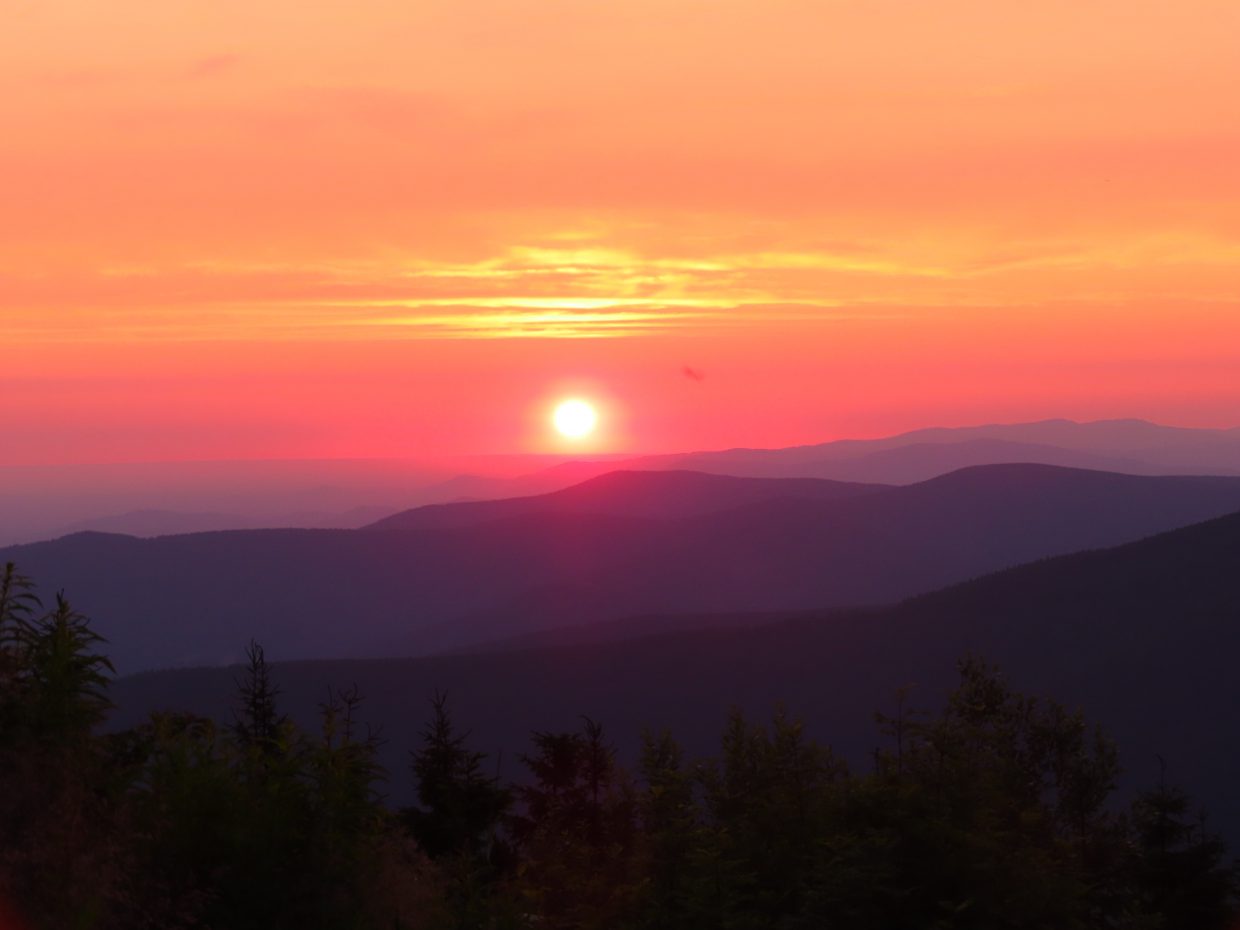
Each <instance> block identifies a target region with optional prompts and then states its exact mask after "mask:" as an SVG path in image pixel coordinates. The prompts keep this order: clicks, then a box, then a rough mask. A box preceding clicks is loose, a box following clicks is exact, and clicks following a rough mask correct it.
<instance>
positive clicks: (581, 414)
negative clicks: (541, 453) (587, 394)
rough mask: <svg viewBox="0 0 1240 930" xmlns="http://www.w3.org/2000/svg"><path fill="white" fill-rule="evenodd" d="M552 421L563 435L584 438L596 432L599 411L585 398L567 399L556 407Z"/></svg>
mask: <svg viewBox="0 0 1240 930" xmlns="http://www.w3.org/2000/svg"><path fill="white" fill-rule="evenodd" d="M552 422H553V423H554V424H555V428H556V429H557V430H558V431H559V433H560V435H561V436H565V437H567V438H568V439H582V438H584V437H586V436H589V435H590V434H591V433H592V432H594V428H595V427H596V426H597V425H598V413H597V412H596V411H595V409H594V407H592V406H591V405H590V404H589V403H587V402H586V401H584V400H577V399H575V398H574V399H573V400H566V401H563V402H562V403H560V404H559V406H557V407H556V408H555V413H554V414H553V415H552Z"/></svg>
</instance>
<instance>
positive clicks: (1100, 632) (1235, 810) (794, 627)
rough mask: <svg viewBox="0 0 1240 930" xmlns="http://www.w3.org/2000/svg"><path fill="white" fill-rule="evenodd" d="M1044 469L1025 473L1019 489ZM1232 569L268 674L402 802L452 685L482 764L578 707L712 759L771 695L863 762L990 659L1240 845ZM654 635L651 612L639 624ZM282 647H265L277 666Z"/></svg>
mask: <svg viewBox="0 0 1240 930" xmlns="http://www.w3.org/2000/svg"><path fill="white" fill-rule="evenodd" d="M978 475H980V476H981V477H983V478H985V479H986V480H987V481H989V482H991V483H998V479H999V478H1000V477H1001V475H1000V474H998V473H991V472H989V471H988V470H981V471H980V472H976V473H974V475H972V476H970V475H969V474H962V475H956V476H952V478H951V480H950V482H949V484H953V485H956V486H960V485H964V484H966V483H972V482H971V478H975V477H977V476H978ZM1047 477H1048V475H1046V474H1042V475H1032V474H1026V480H1028V481H1030V482H1033V481H1034V479H1035V478H1040V479H1042V480H1046V478H1047ZM1069 477H1073V478H1075V477H1076V476H1075V475H1069ZM1013 480H1014V479H1013V477H1012V476H1010V475H1009V476H1007V477H1006V479H1005V483H1007V484H1009V485H1010V483H1011V482H1012V481H1013ZM1099 480H1104V479H1099ZM932 490H933V487H927V488H925V489H923V490H921V491H920V492H918V493H920V494H923V495H930V493H931V491H932ZM872 499H873V500H875V501H877V500H878V499H879V498H878V497H877V496H875V497H874V498H872ZM861 500H865V498H862V499H861ZM857 503H858V504H859V503H860V501H858V502H857ZM1057 518H1059V519H1061V518H1062V512H1060V515H1059V517H1057ZM1238 568H1240V514H1236V515H1231V516H1227V517H1224V518H1221V519H1217V520H1214V521H1210V522H1206V523H1203V524H1200V525H1196V526H1192V527H1189V528H1185V529H1180V530H1177V531H1174V532H1170V533H1166V534H1162V535H1159V536H1155V537H1152V538H1147V539H1144V540H1141V541H1138V542H1134V543H1130V544H1127V545H1124V546H1121V547H1118V548H1111V549H1106V550H1097V551H1090V552H1082V553H1077V554H1072V555H1067V556H1063V557H1059V558H1055V559H1050V560H1043V561H1039V562H1036V563H1033V564H1029V565H1024V566H1021V567H1017V568H1014V569H1010V570H1007V571H1004V572H1002V573H998V574H993V575H990V576H987V577H983V578H980V579H977V580H974V581H971V582H967V583H964V584H960V585H957V586H954V587H951V588H948V589H946V590H942V591H939V592H937V593H932V594H928V595H924V596H921V597H916V598H913V599H910V600H907V601H905V602H903V603H901V604H900V605H898V606H895V607H890V608H885V609H870V610H852V611H813V612H805V613H798V614H768V615H764V616H747V617H742V618H739V619H738V618H735V617H730V616H727V615H720V616H717V617H715V618H713V619H712V618H711V617H709V616H699V617H696V618H693V620H692V621H691V622H692V623H693V624H696V625H702V626H713V627H715V628H713V629H704V630H697V631H680V632H676V633H667V634H661V635H645V636H640V637H638V638H630V639H625V640H622V641H606V638H607V637H604V638H603V639H600V640H593V641H592V640H590V639H589V633H585V634H581V635H584V637H585V638H584V640H583V641H579V642H576V643H566V644H561V645H542V646H538V647H533V648H511V644H510V648H505V649H502V650H491V651H486V652H479V653H476V654H464V655H451V656H433V657H424V658H416V659H372V660H365V661H332V662H286V663H284V664H281V665H279V666H278V667H277V671H276V674H277V677H278V679H279V682H280V684H281V686H282V687H283V688H284V701H285V707H286V708H288V709H290V710H291V711H292V712H293V714H294V716H295V717H297V718H299V719H301V720H302V721H304V722H312V720H313V716H314V708H315V706H316V705H317V702H318V701H320V700H321V699H322V694H323V693H325V688H326V687H327V686H328V685H329V684H333V685H336V686H341V685H347V684H349V683H357V684H358V685H359V687H360V688H361V690H362V691H363V692H364V693H365V694H366V695H367V701H366V704H365V712H364V716H365V717H366V718H367V719H369V720H370V721H372V722H373V723H375V724H378V725H380V726H381V727H382V732H383V734H384V736H385V737H386V738H387V740H388V744H387V746H386V748H385V750H384V752H385V753H386V762H387V764H388V767H389V770H390V771H391V773H392V779H393V781H392V784H391V788H390V790H391V792H392V796H393V798H394V800H397V801H402V800H408V799H409V796H410V788H409V784H408V778H407V775H406V772H407V761H406V760H407V756H406V755H405V752H406V750H407V748H408V747H409V746H411V745H413V743H414V740H415V739H416V734H417V732H418V731H419V729H420V728H421V726H422V723H423V721H424V718H425V716H426V700H427V698H428V697H429V695H430V694H431V693H432V692H433V691H434V690H435V689H441V690H447V691H448V692H449V694H450V695H451V700H452V703H453V707H454V711H455V714H456V718H457V719H458V720H459V721H460V723H461V725H462V726H464V727H466V728H469V729H471V730H472V735H471V738H470V742H471V744H472V745H473V746H474V747H476V748H478V749H481V750H484V751H488V752H490V753H492V754H493V757H492V758H493V759H494V758H495V757H494V754H496V753H499V752H501V751H502V765H503V769H504V772H505V774H507V775H510V776H512V775H515V774H516V770H517V766H516V765H515V763H514V761H513V759H514V757H515V754H516V753H518V752H521V751H523V750H524V749H525V748H526V746H527V740H528V732H529V730H530V729H531V728H538V729H544V730H546V729H552V730H554V729H573V728H576V727H577V726H578V725H579V723H580V719H579V717H578V715H580V714H589V715H590V716H591V717H592V718H594V719H596V720H599V721H602V722H603V723H604V724H605V726H606V727H607V728H608V732H609V733H610V734H611V737H612V739H613V740H614V741H615V742H616V744H617V745H618V746H619V748H620V749H621V750H622V754H623V755H624V756H625V757H626V758H628V759H630V760H631V759H632V758H633V757H634V753H635V747H636V745H637V739H638V734H639V732H640V729H641V728H642V727H643V726H655V727H661V726H668V727H671V728H672V729H673V731H674V732H675V734H676V735H677V736H678V737H679V739H680V740H681V741H682V742H683V743H684V744H685V745H686V746H687V748H688V749H689V750H690V751H692V752H707V751H713V748H714V746H715V745H716V741H717V735H718V732H719V731H720V729H721V727H722V725H723V721H724V715H725V714H726V712H727V709H728V708H729V707H730V706H733V705H735V706H740V707H741V708H743V709H745V710H746V712H748V713H750V714H752V715H755V716H759V717H761V716H764V715H766V714H768V713H769V712H770V711H771V709H772V707H773V706H774V705H775V704H776V703H777V702H783V703H785V704H786V705H787V707H788V708H789V710H790V711H792V712H793V713H795V714H797V715H800V716H802V717H804V718H805V719H806V720H807V721H808V725H809V731H810V733H811V735H813V736H815V737H817V738H819V739H823V740H826V741H829V742H831V743H832V744H833V745H834V746H835V747H836V749H837V750H838V751H840V752H842V753H843V754H844V755H845V756H846V757H847V758H849V759H850V760H851V761H852V763H853V764H855V765H859V766H864V765H866V764H867V754H868V752H869V750H870V749H871V748H872V747H873V746H875V745H876V744H877V743H878V742H879V736H878V735H877V732H876V729H875V726H874V724H873V719H872V713H873V712H874V711H875V710H884V711H887V712H893V711H894V710H895V706H896V692H897V689H899V688H901V687H904V686H908V685H912V686H914V687H913V690H912V692H911V703H912V705H914V706H920V707H923V708H932V707H934V706H935V705H936V704H937V703H938V701H939V700H940V699H941V697H942V694H943V693H944V691H945V690H946V689H947V688H949V687H950V686H951V684H952V683H953V680H954V663H955V661H956V659H957V658H959V657H961V656H963V655H964V654H966V653H973V654H976V655H979V656H982V657H985V658H987V659H989V660H991V661H994V662H997V663H998V664H999V665H1000V666H1001V667H1002V669H1003V670H1004V671H1005V673H1006V674H1007V675H1008V677H1009V678H1010V679H1011V680H1012V682H1013V683H1014V684H1015V685H1016V686H1017V687H1019V688H1022V689H1024V690H1028V691H1031V692H1034V693H1044V694H1049V695H1051V696H1054V697H1055V698H1057V699H1060V700H1062V701H1063V702H1065V703H1067V704H1068V705H1069V706H1073V707H1075V706H1079V707H1082V708H1083V709H1084V710H1085V711H1086V712H1087V713H1088V715H1089V717H1090V719H1091V720H1094V721H1095V722H1098V723H1100V724H1102V725H1104V726H1105V728H1106V729H1107V731H1108V732H1109V733H1110V735H1111V736H1113V737H1114V738H1115V739H1116V740H1117V741H1118V743H1119V745H1120V746H1121V748H1122V750H1123V755H1122V758H1121V762H1122V764H1123V766H1124V768H1125V770H1126V774H1125V776H1124V785H1125V787H1126V788H1129V789H1131V788H1133V787H1148V786H1150V785H1152V784H1153V783H1154V782H1155V781H1156V780H1157V778H1158V777H1159V764H1158V761H1157V758H1156V754H1157V755H1160V756H1162V758H1163V759H1165V761H1166V764H1167V777H1168V778H1169V779H1170V780H1172V781H1173V782H1177V783H1181V784H1183V785H1184V786H1185V787H1187V788H1188V789H1190V790H1191V791H1192V792H1193V794H1194V796H1195V797H1196V799H1197V800H1198V801H1199V802H1201V803H1203V804H1205V805H1206V806H1207V807H1208V808H1209V810H1210V812H1211V813H1210V817H1211V819H1210V824H1211V825H1212V826H1213V827H1214V828H1215V829H1221V830H1223V831H1225V832H1226V833H1227V834H1228V835H1229V836H1230V838H1231V839H1232V841H1233V843H1234V842H1236V841H1238V840H1240V794H1237V792H1236V791H1235V785H1236V784H1237V783H1240V746H1238V744H1237V743H1236V741H1235V740H1234V739H1233V738H1232V729H1233V728H1232V722H1233V721H1232V720H1231V715H1232V713H1233V712H1234V709H1235V708H1236V707H1237V706H1240V675H1237V674H1236V672H1235V657H1236V655H1237V654H1238V653H1240V584H1237V578H1238V577H1240V574H1238ZM678 622H679V621H678V620H677V619H676V618H668V620H667V621H666V623H667V625H668V626H674V625H676V624H677V623H678ZM759 623H760V624H761V625H758V624H759ZM738 625H739V626H740V627H741V628H736V627H737V626H738ZM654 627H657V624H655V623H653V622H652V621H647V622H645V623H644V624H642V625H641V629H640V630H638V632H644V631H648V630H649V629H651V628H654ZM729 627H730V628H729ZM600 629H602V628H600ZM570 632H572V631H570ZM614 632H615V631H614V630H613V631H611V633H610V634H608V635H609V636H610V635H612V634H614ZM282 654H283V653H281V651H280V650H275V649H273V650H271V655H272V656H273V657H274V658H275V659H277V660H278V659H279V658H280V657H281V655H282ZM234 674H235V673H234V672H233V671H232V670H227V669H194V670H183V671H173V672H159V673H148V674H143V675H138V676H134V677H131V678H127V679H123V680H121V681H119V682H118V683H117V685H116V686H115V688H114V693H115V696H116V697H117V699H118V701H119V704H120V708H121V710H120V712H119V714H118V716H117V719H116V723H117V724H118V725H123V724H126V723H131V722H134V721H136V720H138V719H140V718H141V717H142V716H143V715H144V714H145V713H146V712H147V711H148V710H151V709H156V708H171V707H178V708H184V709H190V710H194V711H197V712H200V713H204V714H208V715H215V716H221V717H225V718H226V717H227V715H228V708H229V707H230V701H231V694H232V690H233V684H232V677H233V675H234Z"/></svg>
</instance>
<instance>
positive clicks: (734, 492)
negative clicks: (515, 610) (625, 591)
mask: <svg viewBox="0 0 1240 930" xmlns="http://www.w3.org/2000/svg"><path fill="white" fill-rule="evenodd" d="M882 489H883V486H882V485H867V484H848V483H843V482H838V481H822V480H819V479H815V478H793V479H783V480H777V479H769V478H734V477H730V476H725V475H703V474H698V473H696V472H686V471H659V472H636V471H614V472H609V473H608V474H605V475H600V476H598V477H594V478H590V479H588V480H586V481H583V482H581V483H580V484H577V485H574V486H572V487H570V488H565V489H564V490H562V491H555V492H553V493H550V494H542V495H538V496H531V497H514V498H507V499H504V500H491V501H468V502H459V503H455V504H431V505H428V506H425V507H419V508H417V509H416V510H407V511H405V512H403V513H398V514H395V515H393V516H390V517H387V518H386V519H383V520H380V521H379V522H377V523H372V524H371V525H370V526H369V527H366V528H367V529H372V530H408V529H447V528H451V527H459V526H470V525H474V524H478V523H486V522H490V521H493V520H501V519H505V518H509V517H520V516H525V515H528V514H607V515H615V516H632V517H653V518H657V519H669V520H674V519H679V518H681V517H693V516H699V515H701V514H707V513H715V512H718V511H720V510H730V509H733V508H736V507H741V506H744V505H747V504H753V503H760V502H763V501H769V500H778V499H781V498H791V499H796V500H822V501H834V500H845V499H847V498H850V497H861V496H862V495H865V494H870V493H873V492H875V491H879V490H882Z"/></svg>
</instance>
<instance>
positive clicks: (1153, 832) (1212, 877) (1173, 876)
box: [1130, 777, 1240, 930]
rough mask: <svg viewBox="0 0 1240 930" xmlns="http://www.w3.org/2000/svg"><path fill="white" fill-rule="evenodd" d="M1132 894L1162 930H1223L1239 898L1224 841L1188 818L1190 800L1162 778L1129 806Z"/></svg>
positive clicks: (1202, 818)
mask: <svg viewBox="0 0 1240 930" xmlns="http://www.w3.org/2000/svg"><path fill="white" fill-rule="evenodd" d="M1132 825H1133V831H1134V834H1135V835H1134V850H1133V861H1132V862H1131V863H1130V869H1131V874H1132V877H1133V880H1134V888H1135V890H1136V893H1137V897H1138V899H1139V901H1140V903H1141V906H1142V908H1143V909H1144V910H1145V911H1146V912H1147V913H1150V914H1152V915H1154V916H1156V917H1157V919H1158V920H1159V927H1160V928H1161V930H1222V928H1224V927H1227V926H1230V925H1231V919H1232V917H1233V916H1234V911H1235V898H1236V895H1237V892H1240V884H1238V881H1237V878H1238V877H1237V872H1236V867H1235V865H1234V864H1231V863H1227V862H1226V861H1225V856H1226V854H1227V847H1226V845H1225V844H1224V843H1223V840H1222V839H1221V838H1220V837H1219V836H1217V835H1215V834H1213V833H1211V832H1209V831H1208V830H1207V829H1206V823H1205V815H1204V813H1203V814H1199V815H1198V816H1196V817H1193V816H1192V813H1191V802H1190V801H1189V797H1188V795H1187V794H1186V793H1185V792H1184V791H1183V790H1182V789H1180V788H1178V787H1175V786H1173V785H1169V784H1167V782H1166V779H1165V777H1164V778H1161V779H1160V780H1159V784H1158V786H1157V787H1156V788H1154V789H1153V790H1152V791H1147V792H1145V793H1144V794H1142V795H1140V796H1139V797H1138V798H1137V799H1136V800H1135V801H1134V802H1133V805H1132Z"/></svg>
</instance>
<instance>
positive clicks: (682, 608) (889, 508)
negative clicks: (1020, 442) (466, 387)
mask: <svg viewBox="0 0 1240 930" xmlns="http://www.w3.org/2000/svg"><path fill="white" fill-rule="evenodd" d="M674 480H675V481H678V482H686V483H688V484H689V485H700V486H701V488H706V489H717V488H720V487H723V486H724V485H720V484H719V483H718V482H717V481H715V480H714V479H709V478H702V477H701V476H679V477H677V478H675V479H674ZM664 481H666V478H665V477H663V476H658V475H655V476H643V475H630V476H627V477H625V478H622V479H618V483H619V484H620V485H624V486H625V487H626V488H627V490H626V491H625V493H626V494H631V493H632V491H633V487H634V486H640V485H641V484H642V483H643V482H649V483H650V485H651V486H653V487H663V484H662V482H664ZM728 486H731V485H728ZM600 487H603V488H605V487H607V483H606V482H604V483H603V484H602V485H601V486H600ZM739 487H749V486H747V485H743V484H742V485H740V486H739ZM804 487H806V486H805V485H802V484H798V483H793V484H791V485H789V488H791V489H796V488H804ZM810 487H814V488H817V487H818V486H816V485H810ZM597 490H598V488H597V487H596V488H595V489H594V491H592V492H591V493H595V492H597ZM681 493H683V494H685V496H686V498H687V499H690V500H691V499H692V495H691V494H690V493H689V492H688V491H682V492H681ZM694 493H696V494H698V496H699V498H700V499H702V500H705V499H707V498H709V497H710V494H709V493H707V491H705V490H700V489H699V491H695V492H694ZM711 493H713V492H711ZM746 493H748V492H746ZM638 496H639V497H640V495H638ZM743 497H744V495H741V496H740V497H738V498H737V500H740V499H743ZM647 499H649V498H647ZM726 499H727V498H726V496H724V497H720V498H718V500H719V501H720V503H722V502H723V501H725V500H726ZM616 509H617V510H623V508H622V507H619V506H617V508H616ZM1235 509H1240V480H1237V479H1230V478H1143V477H1133V476H1127V475H1113V474H1107V473H1102V472H1086V471H1073V470H1068V469H1060V468H1052V467H1048V466H990V467H983V468H975V469H967V470H964V471H960V472H956V473H953V474H951V475H947V476H944V477H942V478H937V479H934V480H933V481H928V482H924V483H922V484H918V485H912V486H908V487H898V488H888V489H884V490H878V491H872V492H869V493H865V494H863V495H861V496H852V497H845V498H843V499H839V500H821V499H814V498H812V497H798V496H782V497H776V498H771V499H766V500H759V501H756V502H751V503H747V504H744V505H743V506H738V507H734V508H732V509H729V510H723V511H717V512H714V513H706V514H701V515H698V516H685V517H681V518H679V519H665V520H657V519H653V518H651V517H648V516H647V517H643V516H630V515H623V514H619V513H616V514H599V513H572V512H564V511H559V510H556V509H554V508H553V509H551V510H549V511H542V512H528V513H522V514H518V515H514V516H508V517H503V518H500V519H494V520H490V521H489V522H485V523H479V524H475V525H463V526H457V527H445V528H441V529H434V528H424V527H419V528H414V529H407V530H393V531H389V532H378V531H373V530H359V531H347V530H261V531H248V532H223V533H203V534H195V535H187V536H170V537H161V538H157V539H134V538H131V537H123V536H110V535H103V534H80V535H76V536H70V537H66V538H64V539H61V540H58V541H54V542H49V543H41V544H35V545H29V546H22V547H17V548H12V549H7V550H3V551H0V561H4V560H9V559H11V560H13V561H15V562H17V563H18V564H19V565H20V566H21V567H22V569H23V571H25V572H27V573H29V574H31V575H33V576H34V577H35V578H37V579H40V580H43V582H44V583H45V584H49V585H55V586H57V587H63V588H64V589H65V590H66V592H67V594H68V596H69V597H70V598H71V599H72V600H73V601H74V603H75V605H76V606H77V607H78V608H79V609H81V610H83V611H84V612H86V613H87V614H88V615H90V616H92V617H93V618H95V620H96V623H97V627H98V629H99V631H100V632H101V633H102V634H103V635H104V636H106V637H108V639H109V640H110V641H111V652H112V654H113V655H114V656H115V658H116V661H117V667H118V668H120V669H121V670H123V671H137V670H139V669H142V668H152V667H161V666H169V665H186V664H202V663H207V664H214V663H223V662H227V661H231V660H233V659H235V658H236V657H237V656H238V655H239V652H240V650H241V648H242V647H243V646H244V644H245V643H246V642H248V640H249V639H250V637H251V636H254V637H258V638H259V639H261V640H263V641H264V642H265V643H266V644H267V645H268V647H269V648H270V649H271V651H272V653H273V654H275V655H281V656H285V657H288V658H313V657H316V656H324V657H345V656H363V655H410V654H417V653H425V652H429V651H438V650H443V649H449V648H453V647H459V646H462V645H467V644H469V643H471V642H474V643H476V642H481V641H485V640H487V639H498V638H509V637H512V636H515V635H518V634H520V633H524V632H529V631H532V630H536V629H540V628H548V627H555V626H565V625H575V624H585V623H593V622H598V621H602V620H611V619H618V618H622V617H626V616H635V615H642V614H650V613H655V612H659V613H693V612H721V611H728V612H735V611H762V610H788V609H810V608H818V607H831V606H850V605H865V604H881V603H890V602H892V601H895V600H898V599H900V598H904V597H907V596H910V595H913V594H918V593H922V592H926V591H930V590H933V589H935V588H939V587H942V586H944V585H947V584H951V583H953V582H957V581H960V580H963V579H966V578H970V577H974V576H977V575H980V574H984V573H986V572H991V571H994V570H996V569H1000V568H1005V567H1008V566H1011V565H1015V564H1018V563H1021V562H1026V561H1029V560H1032V559H1037V558H1041V557H1044V556H1048V555H1056V554H1062V553H1066V552H1071V551H1075V550H1079V549H1083V548H1089V547H1097V546H1107V545H1114V544H1116V543H1120V542H1124V541H1128V540H1133V539H1137V538H1140V537H1142V536H1146V535H1150V534H1152V533H1156V532H1159V531H1162V530H1166V529H1169V528H1173V527H1176V526H1183V525H1186V524H1188V523H1192V522H1196V521H1199V520H1202V519H1206V518H1208V517H1211V516H1217V515H1219V514H1221V513H1225V512H1229V511H1231V510H1235Z"/></svg>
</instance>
